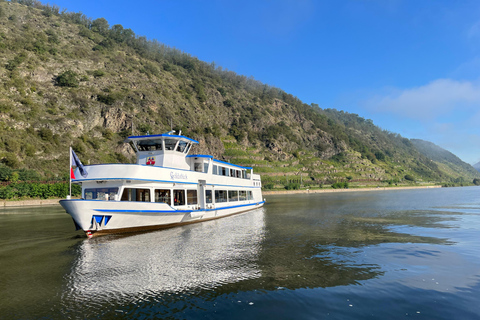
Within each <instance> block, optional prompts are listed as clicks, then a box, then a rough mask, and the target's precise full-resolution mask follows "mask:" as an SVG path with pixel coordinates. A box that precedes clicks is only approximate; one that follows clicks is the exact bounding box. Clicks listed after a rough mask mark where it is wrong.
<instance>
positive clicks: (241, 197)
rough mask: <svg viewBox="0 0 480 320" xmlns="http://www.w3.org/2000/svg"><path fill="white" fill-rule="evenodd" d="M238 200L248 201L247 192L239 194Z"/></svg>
mask: <svg viewBox="0 0 480 320" xmlns="http://www.w3.org/2000/svg"><path fill="white" fill-rule="evenodd" d="M238 200H240V201H245V200H247V191H239V192H238Z"/></svg>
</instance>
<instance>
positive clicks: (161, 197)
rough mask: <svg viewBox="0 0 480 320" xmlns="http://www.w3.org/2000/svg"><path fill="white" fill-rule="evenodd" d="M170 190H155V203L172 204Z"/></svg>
mask: <svg viewBox="0 0 480 320" xmlns="http://www.w3.org/2000/svg"><path fill="white" fill-rule="evenodd" d="M171 201H172V197H171V193H170V190H168V189H155V202H163V203H166V204H168V205H170V204H171V203H172V202H171Z"/></svg>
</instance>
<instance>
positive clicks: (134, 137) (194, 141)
mask: <svg viewBox="0 0 480 320" xmlns="http://www.w3.org/2000/svg"><path fill="white" fill-rule="evenodd" d="M147 138H148V139H155V138H174V139H186V140H188V141H191V142H193V143H198V141H197V140H193V139H190V138H189V137H185V136H177V135H174V134H165V133H162V134H150V135H146V136H130V137H128V138H127V139H126V140H137V139H139V140H146V139H147Z"/></svg>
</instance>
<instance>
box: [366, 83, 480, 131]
mask: <svg viewBox="0 0 480 320" xmlns="http://www.w3.org/2000/svg"><path fill="white" fill-rule="evenodd" d="M365 104H366V107H367V108H368V109H369V110H371V111H372V112H376V113H394V114H397V115H401V116H404V117H406V118H410V119H414V120H421V121H429V120H432V119H437V118H438V117H441V116H446V115H449V114H452V113H459V112H460V113H462V112H472V113H477V112H478V110H479V106H480V84H479V83H474V82H469V81H456V80H451V79H439V80H435V81H433V82H430V83H428V84H426V85H424V86H420V87H416V88H410V89H405V90H398V89H397V90H395V91H394V92H391V93H388V94H385V95H377V96H375V97H373V98H371V99H369V100H368V101H366V102H365Z"/></svg>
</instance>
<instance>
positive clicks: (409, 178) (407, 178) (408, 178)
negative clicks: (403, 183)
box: [405, 174, 415, 181]
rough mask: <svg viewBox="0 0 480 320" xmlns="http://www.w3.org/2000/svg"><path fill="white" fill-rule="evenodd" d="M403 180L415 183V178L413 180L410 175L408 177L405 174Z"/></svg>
mask: <svg viewBox="0 0 480 320" xmlns="http://www.w3.org/2000/svg"><path fill="white" fill-rule="evenodd" d="M405 180H408V181H415V178H414V177H413V176H412V175H410V174H407V175H405Z"/></svg>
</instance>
